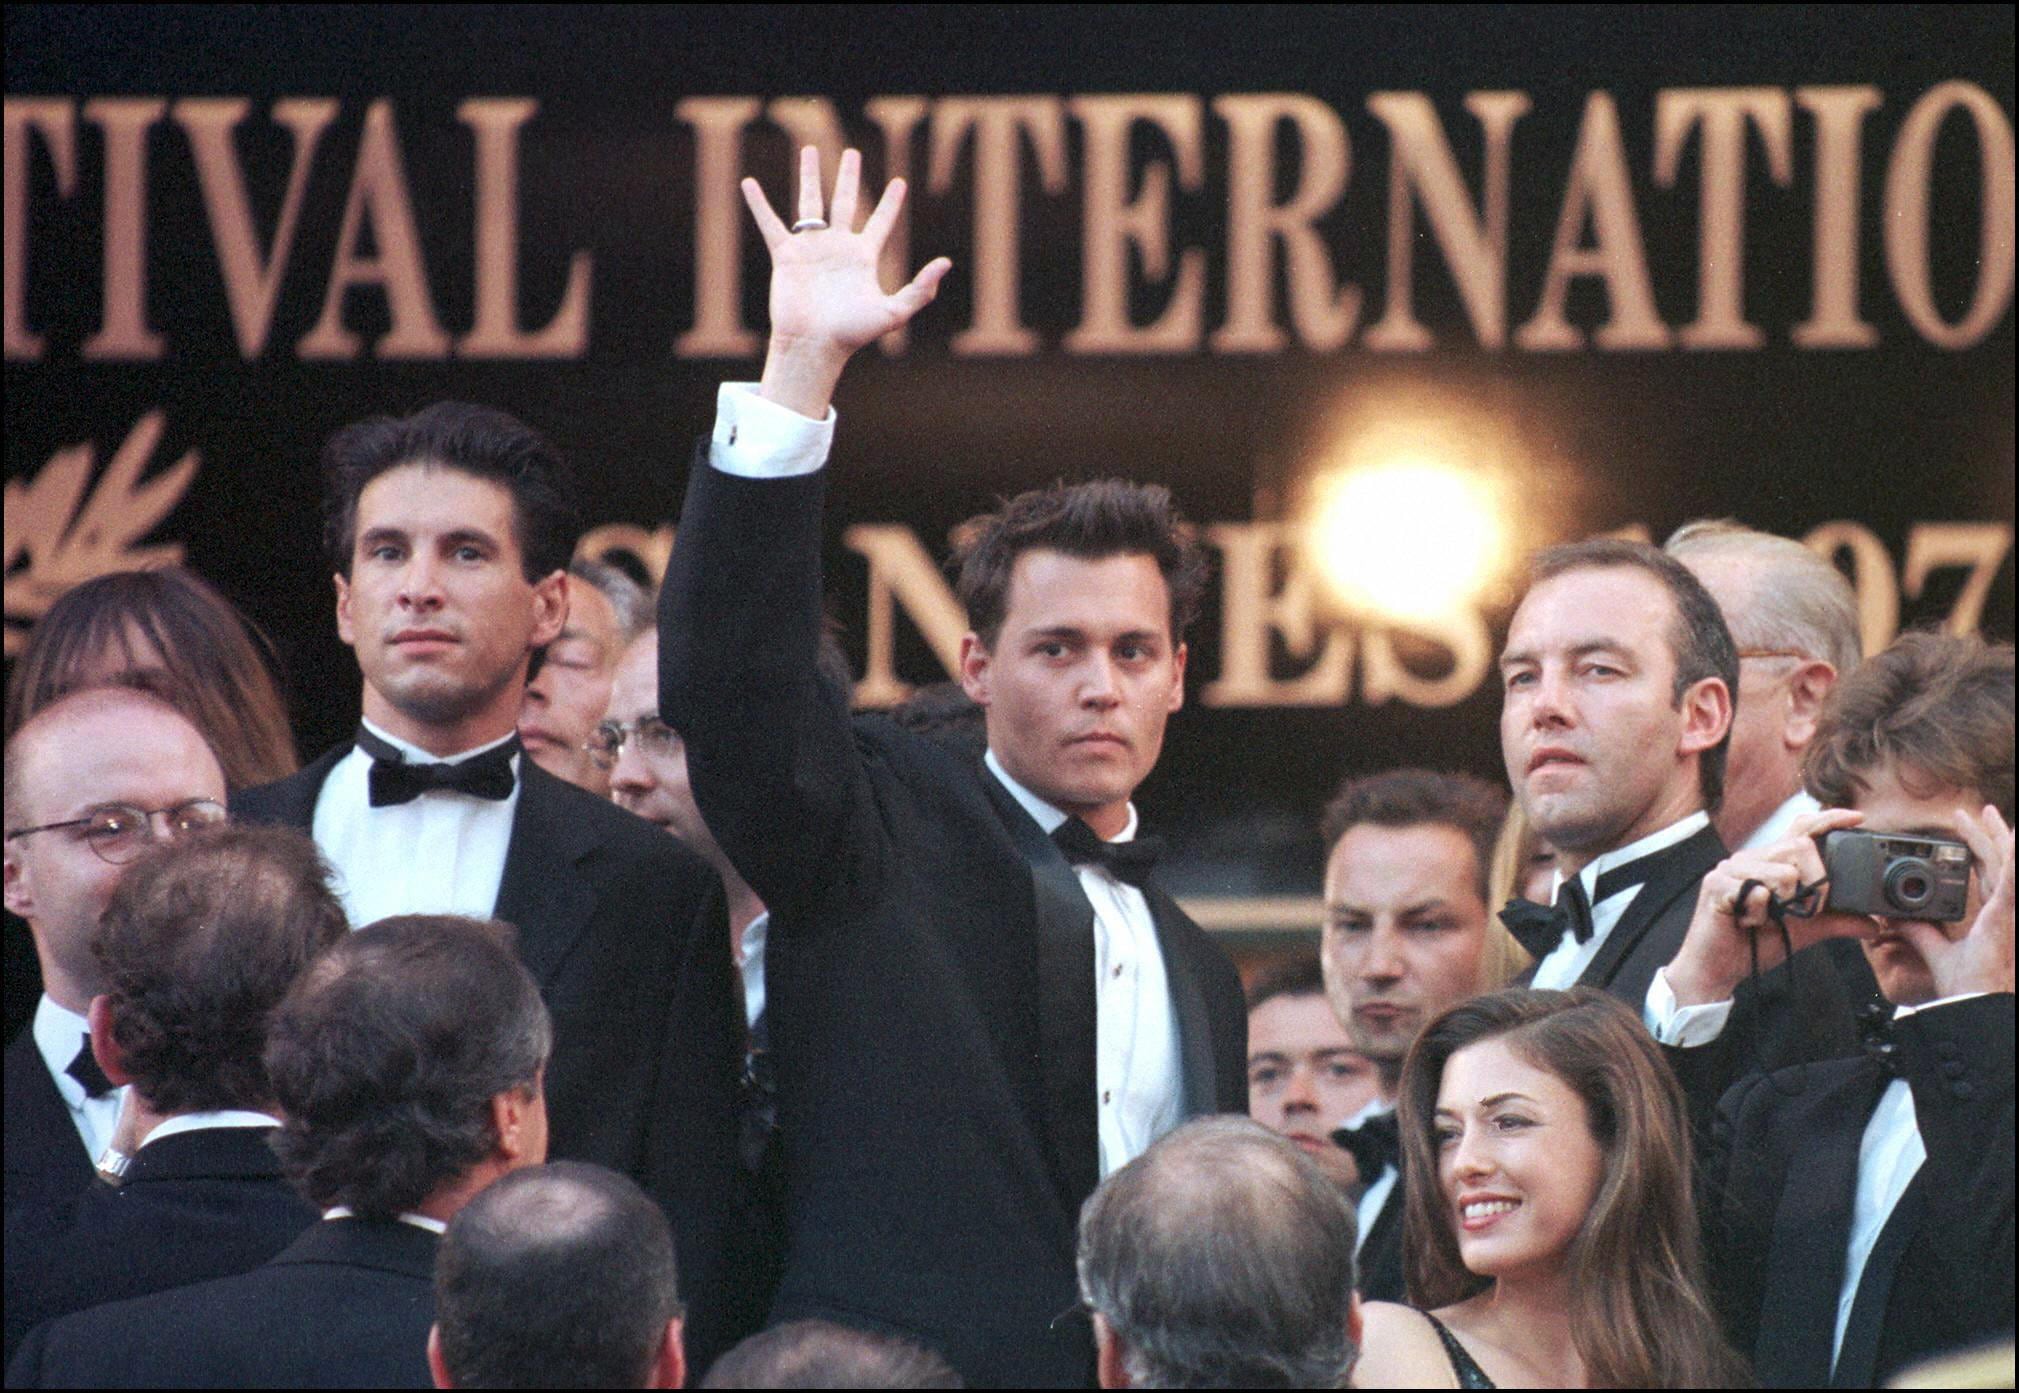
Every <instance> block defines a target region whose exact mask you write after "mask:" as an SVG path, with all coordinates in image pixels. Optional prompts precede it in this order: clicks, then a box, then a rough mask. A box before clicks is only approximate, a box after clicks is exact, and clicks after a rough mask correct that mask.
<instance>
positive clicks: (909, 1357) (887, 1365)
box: [701, 1320, 966, 1388]
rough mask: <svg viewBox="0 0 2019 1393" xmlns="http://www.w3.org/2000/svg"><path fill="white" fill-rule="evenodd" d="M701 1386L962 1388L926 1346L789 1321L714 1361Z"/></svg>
mask: <svg viewBox="0 0 2019 1393" xmlns="http://www.w3.org/2000/svg"><path fill="white" fill-rule="evenodd" d="M701 1386H702V1387H703V1388H963V1387H965V1386H966V1385H965V1384H963V1383H962V1382H961V1379H960V1375H959V1374H956V1373H955V1372H954V1371H953V1368H952V1366H950V1365H949V1364H948V1363H947V1362H946V1361H945V1360H944V1359H941V1358H940V1357H939V1356H938V1355H937V1354H934V1353H933V1352H932V1351H931V1350H929V1349H924V1348H922V1347H921V1346H918V1345H915V1344H913V1343H912V1342H911V1341H909V1340H902V1339H899V1338H898V1337H897V1336H895V1335H881V1334H873V1333H871V1332H870V1331H867V1330H856V1329H852V1328H851V1327H849V1326H846V1325H836V1324H834V1323H833V1322H831V1321H824V1320H794V1321H787V1322H786V1323H785V1324H783V1325H779V1326H774V1327H773V1328H772V1329H770V1330H766V1331H763V1332H762V1333H760V1334H756V1335H752V1336H751V1337H750V1338H749V1339H747V1340H745V1341H744V1342H743V1343H742V1344H740V1345H738V1346H737V1347H736V1348H735V1349H732V1350H730V1351H729V1353H727V1354H725V1355H723V1356H722V1357H721V1358H720V1359H718V1360H716V1361H715V1364H714V1367H713V1368H711V1369H709V1371H708V1377H707V1378H705V1379H703V1380H702V1381H701Z"/></svg>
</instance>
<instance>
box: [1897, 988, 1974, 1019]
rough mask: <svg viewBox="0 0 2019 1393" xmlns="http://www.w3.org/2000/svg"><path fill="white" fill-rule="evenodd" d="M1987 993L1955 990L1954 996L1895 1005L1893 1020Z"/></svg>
mask: <svg viewBox="0 0 2019 1393" xmlns="http://www.w3.org/2000/svg"><path fill="white" fill-rule="evenodd" d="M1989 995H1990V993H1989V992H1957V993H1956V994H1955V995H1954V996H1944V997H1939V998H1937V999H1936V1000H1934V1001H1924V1002H1922V1003H1921V1004H1920V1005H1918V1006H1895V1007H1894V1008H1893V1019H1894V1020H1895V1021H1904V1020H1905V1019H1907V1017H1909V1016H1911V1015H1913V1014H1914V1013H1915V1012H1916V1011H1932V1010H1934V1009H1935V1008H1936V1007H1937V1006H1954V1005H1955V1004H1956V1003H1957V1002H1959V1001H1974V1000H1975V999H1976V998H1978V997H1980V996H1989Z"/></svg>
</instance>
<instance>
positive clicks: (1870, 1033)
mask: <svg viewBox="0 0 2019 1393" xmlns="http://www.w3.org/2000/svg"><path fill="white" fill-rule="evenodd" d="M1858 1043H1859V1044H1860V1045H1862V1046H1863V1047H1864V1050H1865V1057H1866V1058H1867V1059H1870V1060H1871V1061H1872V1062H1873V1063H1874V1064H1876V1065H1878V1066H1879V1067H1880V1068H1881V1069H1883V1070H1885V1071H1886V1072H1887V1073H1888V1074H1890V1075H1891V1076H1892V1077H1894V1078H1896V1079H1897V1078H1899V1077H1900V1042H1899V1041H1898V1040H1895V1039H1894V1038H1893V1003H1892V1002H1890V1001H1884V1000H1880V1001H1873V1002H1869V1003H1867V1004H1866V1005H1864V1006H1861V1007H1860V1008H1858Z"/></svg>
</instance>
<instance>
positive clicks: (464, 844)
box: [311, 721, 525, 928]
mask: <svg viewBox="0 0 2019 1393" xmlns="http://www.w3.org/2000/svg"><path fill="white" fill-rule="evenodd" d="M364 724H365V728H366V729H367V730H369V731H371V733H372V734H374V735H376V736H378V737H379V738H380V739H381V740H383V741H385V742H386V743H387V744H388V745H391V746H392V747H393V748H395V749H397V750H398V751H399V752H400V753H401V754H403V755H405V756H406V757H407V760H408V761H409V762H410V763H413V764H434V763H450V764H454V763H460V762H461V761H463V760H465V759H468V758H470V757H471V756H473V755H480V754H482V753H483V752H484V751H485V750H488V749H491V748H493V747H494V746H497V745H502V744H504V743H505V741H507V740H509V739H511V738H512V737H511V736H510V735H502V736H500V737H498V738H497V739H496V740H492V741H488V742H486V743H485V744H482V745H479V746H477V747H476V748H475V749H471V750H464V751H463V752H462V753H460V754H458V755H455V756H454V757H453V758H451V759H449V760H446V761H442V760H439V759H438V757H437V756H435V755H431V754H429V753H428V752H427V751H426V750H423V749H421V748H420V747H419V746H418V745H414V744H410V743H409V742H407V741H405V740H401V739H399V738H398V737H396V736H393V735H389V734H387V733H386V732H385V731H383V730H381V729H379V728H378V727H377V726H376V725H373V724H372V723H371V722H370V721H366V722H365V723H364ZM371 767H372V757H371V756H370V755H368V754H366V753H365V752H364V751H363V750H360V749H356V748H353V749H352V750H351V751H350V753H348V754H346V755H345V756H344V757H343V758H342V759H340V760H338V761H337V762H336V766H335V767H334V768H333V769H331V770H330V773H329V777H328V778H327V779H325V780H324V781H323V786H322V792H321V793H320V794H319V795H318V796H317V798H316V804H315V818H314V821H313V823H312V824H311V826H312V830H313V835H314V837H315V843H316V845H317V846H319V847H321V848H322V850H323V855H325V856H327V857H328V858H329V861H330V865H332V866H333V867H335V868H336V873H337V877H336V889H337V894H338V896H339V897H340V898H341V899H342V900H343V906H344V913H345V914H346V915H348V916H349V918H350V922H351V926H352V927H353V928H361V927H363V926H364V925H366V924H370V923H373V922H374V921H376V920H379V919H383V918H385V917H386V916H387V915H389V914H464V915H468V916H470V917H471V918H474V919H488V918H489V917H490V916H491V913H492V911H493V910H495V909H496V908H497V904H498V884H499V882H500V881H502V880H503V879H504V876H505V853H506V852H507V851H508V850H509V849H510V847H511V842H512V817H513V814H514V813H515V812H517V810H518V807H519V792H520V789H521V787H522V785H521V783H520V778H521V774H522V771H523V769H524V767H525V756H524V755H515V756H513V759H512V775H513V778H512V792H511V796H510V797H508V798H502V799H492V798H474V797H472V796H470V795H469V794H466V793H458V792H456V791H454V790H452V789H429V790H428V791H427V792H425V793H422V794H421V795H420V796H418V797H417V798H415V799H413V800H412V801H411V802H407V803H393V804H389V805H387V806H386V807H383V808H374V807H372V806H371V804H370V801H369V798H368V789H367V783H368V779H369V776H370V773H371Z"/></svg>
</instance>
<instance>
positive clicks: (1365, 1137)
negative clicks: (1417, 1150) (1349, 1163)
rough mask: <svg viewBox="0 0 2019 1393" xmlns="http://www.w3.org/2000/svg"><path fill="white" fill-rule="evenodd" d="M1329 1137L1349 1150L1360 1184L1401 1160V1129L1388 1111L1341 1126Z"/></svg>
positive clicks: (1400, 1162) (1365, 1182) (1373, 1178)
mask: <svg viewBox="0 0 2019 1393" xmlns="http://www.w3.org/2000/svg"><path fill="white" fill-rule="evenodd" d="M1332 1140H1333V1141H1335V1142H1337V1143H1338V1144H1339V1145H1341V1146H1343V1147H1345V1148H1346V1149H1347V1150H1348V1151H1350V1152H1352V1153H1353V1164H1354V1165H1356V1166H1358V1167H1359V1168H1360V1183H1361V1184H1362V1185H1372V1184H1373V1183H1374V1182H1375V1181H1377V1180H1379V1179H1380V1178H1381V1172H1383V1171H1385V1170H1387V1169H1388V1168H1389V1167H1390V1166H1397V1167H1399V1166H1401V1164H1402V1129H1401V1127H1400V1126H1399V1125H1398V1124H1397V1122H1396V1120H1395V1114H1394V1113H1392V1112H1383V1113H1376V1114H1375V1115H1374V1116H1372V1117H1369V1118H1365V1119H1363V1120H1362V1121H1361V1123H1360V1125H1359V1126H1357V1127H1341V1128H1340V1129H1339V1130H1338V1131H1336V1132H1334V1133H1333V1134H1332Z"/></svg>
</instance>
